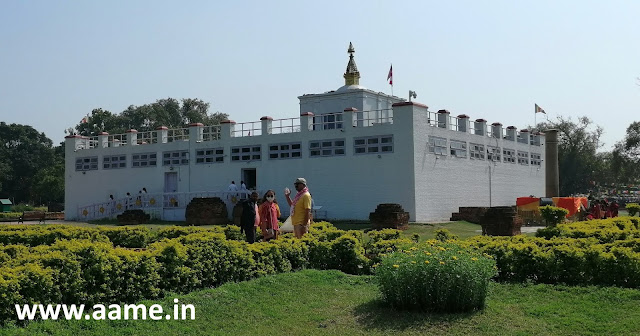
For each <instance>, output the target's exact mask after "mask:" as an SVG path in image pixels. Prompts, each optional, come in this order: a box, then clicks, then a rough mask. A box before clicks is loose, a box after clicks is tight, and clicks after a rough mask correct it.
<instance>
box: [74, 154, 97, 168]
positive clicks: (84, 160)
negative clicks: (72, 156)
mask: <svg viewBox="0 0 640 336" xmlns="http://www.w3.org/2000/svg"><path fill="white" fill-rule="evenodd" d="M87 170H98V157H97V156H91V157H81V158H76V171H87Z"/></svg>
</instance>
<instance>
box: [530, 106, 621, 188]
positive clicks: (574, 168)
mask: <svg viewBox="0 0 640 336" xmlns="http://www.w3.org/2000/svg"><path fill="white" fill-rule="evenodd" d="M547 129H557V130H558V136H559V144H558V163H559V170H560V194H561V195H564V196H569V195H574V194H586V193H589V192H590V190H592V189H595V187H597V186H598V185H599V184H603V183H607V182H608V181H609V180H610V179H611V175H610V174H609V173H608V171H609V167H610V164H611V161H612V160H611V159H612V157H611V154H610V153H608V154H607V153H597V150H598V149H599V148H601V147H602V146H603V143H601V142H600V137H601V136H602V133H603V129H602V127H600V126H597V125H594V124H593V122H592V121H591V120H590V119H589V118H588V117H586V116H584V117H580V118H578V120H577V121H575V122H574V121H573V120H572V119H571V118H564V117H562V116H559V117H558V118H557V120H555V121H546V122H543V123H539V124H538V125H537V127H535V128H534V130H540V131H543V132H544V131H545V130H547Z"/></svg>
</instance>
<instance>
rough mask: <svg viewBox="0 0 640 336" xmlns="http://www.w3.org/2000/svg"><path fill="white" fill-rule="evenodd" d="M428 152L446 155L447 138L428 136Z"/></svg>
mask: <svg viewBox="0 0 640 336" xmlns="http://www.w3.org/2000/svg"><path fill="white" fill-rule="evenodd" d="M429 153H433V154H436V155H447V139H445V138H438V137H434V136H429Z"/></svg>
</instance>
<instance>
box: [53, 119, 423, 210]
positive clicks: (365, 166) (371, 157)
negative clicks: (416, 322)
mask: <svg viewBox="0 0 640 336" xmlns="http://www.w3.org/2000/svg"><path fill="white" fill-rule="evenodd" d="M405 124H406V123H402V122H398V123H396V124H386V125H377V126H374V127H364V128H353V127H352V128H345V129H344V131H341V130H320V131H309V132H297V133H285V134H273V135H271V134H269V135H261V136H252V137H237V138H232V137H224V134H223V138H222V139H220V140H217V141H210V142H202V143H195V142H194V141H181V142H173V143H164V144H147V145H137V146H122V147H115V148H93V149H86V150H78V151H76V152H74V151H73V150H71V151H69V148H73V147H74V142H75V141H76V139H74V138H70V139H67V141H68V143H67V146H66V147H67V156H66V160H67V163H66V168H67V169H66V172H65V178H66V179H65V183H66V188H65V189H66V199H65V203H66V204H65V205H66V209H67V211H66V214H65V216H66V219H75V218H78V217H79V216H78V214H77V208H78V206H85V205H89V204H92V203H99V202H104V201H106V200H107V198H108V196H109V194H114V195H116V196H117V197H122V196H124V195H125V193H126V192H127V191H129V192H131V193H132V194H136V193H137V192H138V191H139V190H140V189H141V188H142V187H146V188H147V191H148V192H149V193H155V192H162V191H163V184H164V173H165V172H170V171H172V170H170V167H168V166H162V161H161V154H162V152H163V151H168V150H181V149H182V150H185V149H188V150H190V157H191V165H189V166H175V167H174V170H173V171H175V172H178V174H179V175H178V176H179V186H178V192H187V191H215V190H220V189H223V190H225V189H226V188H227V186H228V184H229V183H230V181H231V180H235V181H236V184H239V183H240V180H241V179H242V176H241V171H242V169H243V168H256V172H257V189H259V190H261V191H266V190H267V189H274V190H276V193H277V197H278V199H279V200H280V203H281V204H286V201H285V200H284V196H283V189H284V187H289V188H290V189H292V190H293V181H294V180H295V178H297V177H305V178H306V179H307V181H308V183H309V188H310V190H311V193H312V195H313V197H314V200H315V203H316V205H322V206H324V208H323V210H326V211H327V215H328V216H329V217H330V218H347V219H367V218H368V216H369V213H370V212H372V211H373V210H374V209H375V207H376V205H377V204H379V203H384V202H394V203H400V204H402V205H403V206H405V209H407V210H409V209H412V208H413V204H414V203H413V189H412V185H413V183H412V179H413V173H412V166H411V165H410V164H399V163H401V162H411V154H412V151H411V150H408V149H409V148H412V144H411V143H408V142H409V141H410V137H407V136H405V135H403V134H406V131H405V129H406V125H405ZM401 127H404V128H401ZM192 134H193V133H192ZM387 134H394V149H395V150H394V153H385V154H382V153H381V154H380V157H378V155H376V154H365V155H353V151H354V149H353V138H354V137H358V136H370V135H387ZM409 134H410V133H409ZM337 138H344V139H345V141H346V142H345V147H346V148H345V149H346V155H345V156H336V157H313V158H310V157H309V141H311V140H320V139H337ZM295 141H302V148H303V151H302V159H288V160H269V158H268V145H269V144H275V143H288V142H295ZM256 144H261V145H262V153H261V154H262V160H261V161H252V162H231V161H230V156H231V155H230V154H231V149H230V148H231V146H243V145H256ZM216 147H223V148H224V151H225V154H226V155H227V156H226V157H225V158H224V160H225V161H224V163H216V164H208V165H201V164H195V151H196V150H197V149H200V148H216ZM147 152H157V153H158V160H159V161H158V166H157V167H154V168H131V154H132V153H147ZM115 154H126V155H127V166H128V167H127V168H123V169H113V170H104V169H102V157H103V156H104V155H115ZM96 155H97V156H98V157H99V158H100V159H99V165H98V166H99V169H98V170H94V171H87V172H85V174H83V172H76V171H75V159H76V157H85V156H96ZM282 208H283V211H285V212H288V209H286V208H287V206H283V207H282Z"/></svg>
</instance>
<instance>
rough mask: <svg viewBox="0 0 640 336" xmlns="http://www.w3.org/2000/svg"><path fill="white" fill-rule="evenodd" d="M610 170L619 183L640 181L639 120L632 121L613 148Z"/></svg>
mask: <svg viewBox="0 0 640 336" xmlns="http://www.w3.org/2000/svg"><path fill="white" fill-rule="evenodd" d="M612 154H613V160H612V171H613V173H614V174H615V175H616V176H617V177H618V179H619V182H621V183H625V184H626V183H637V182H638V181H640V122H638V121H634V122H632V123H631V124H630V125H629V127H627V132H626V135H625V137H624V139H622V141H620V142H618V143H616V145H615V148H614V150H613V153H612Z"/></svg>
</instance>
